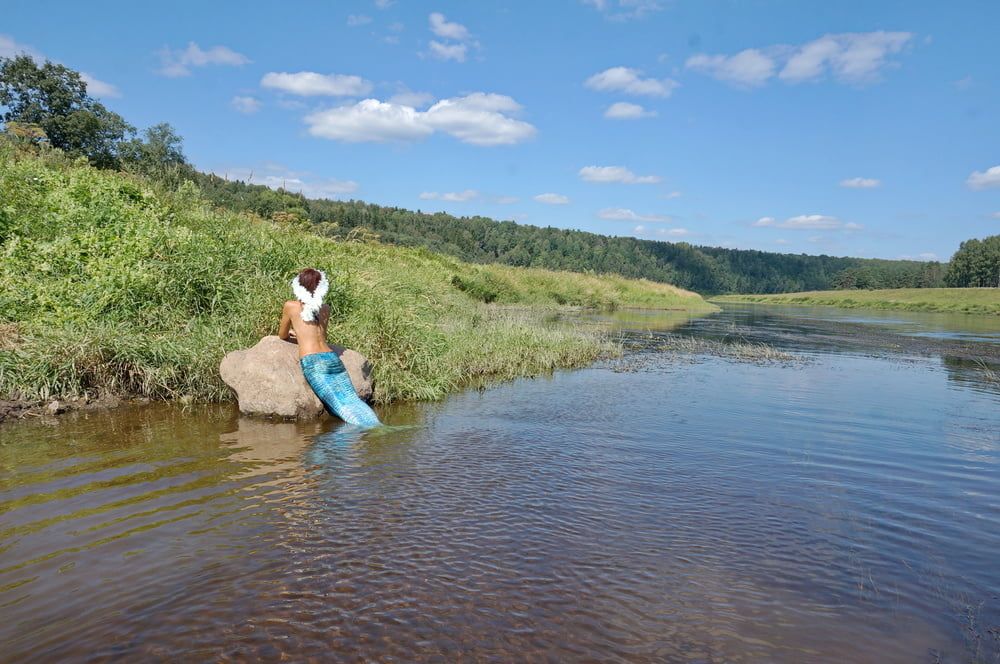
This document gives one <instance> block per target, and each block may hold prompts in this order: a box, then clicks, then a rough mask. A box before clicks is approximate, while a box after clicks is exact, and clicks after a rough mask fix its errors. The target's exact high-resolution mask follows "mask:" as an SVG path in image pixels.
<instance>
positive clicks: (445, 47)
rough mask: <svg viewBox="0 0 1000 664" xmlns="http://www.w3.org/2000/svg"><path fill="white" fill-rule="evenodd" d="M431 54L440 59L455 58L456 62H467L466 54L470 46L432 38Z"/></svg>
mask: <svg viewBox="0 0 1000 664" xmlns="http://www.w3.org/2000/svg"><path fill="white" fill-rule="evenodd" d="M430 49H431V55H433V56H434V57H435V58H437V59H438V60H454V61H455V62H465V56H466V54H467V53H468V51H469V47H468V46H466V45H465V44H447V43H442V42H439V41H437V40H436V39H432V40H431V41H430Z"/></svg>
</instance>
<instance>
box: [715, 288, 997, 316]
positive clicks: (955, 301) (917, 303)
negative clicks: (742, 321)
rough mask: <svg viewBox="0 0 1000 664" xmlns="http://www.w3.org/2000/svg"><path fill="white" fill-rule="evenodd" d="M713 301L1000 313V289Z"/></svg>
mask: <svg viewBox="0 0 1000 664" xmlns="http://www.w3.org/2000/svg"><path fill="white" fill-rule="evenodd" d="M713 301H714V302H755V303H759V304H794V305H799V306H812V305H825V306H833V307H843V308H846V309H897V310H904V311H938V312H945V313H963V314H988V315H994V316H997V315H1000V288H894V289H887V290H834V291H809V292H805V293H781V294H778V295H723V296H720V297H717V298H713Z"/></svg>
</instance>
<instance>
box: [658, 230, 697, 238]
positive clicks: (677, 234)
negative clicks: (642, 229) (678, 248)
mask: <svg viewBox="0 0 1000 664" xmlns="http://www.w3.org/2000/svg"><path fill="white" fill-rule="evenodd" d="M656 233H657V235H666V236H667V237H684V236H685V235H691V231H689V230H688V229H686V228H658V229H657V230H656Z"/></svg>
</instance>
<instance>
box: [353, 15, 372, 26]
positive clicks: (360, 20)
mask: <svg viewBox="0 0 1000 664" xmlns="http://www.w3.org/2000/svg"><path fill="white" fill-rule="evenodd" d="M371 22H372V17H371V16H366V15H365V14H348V15H347V27H349V28H356V27H358V26H359V25H366V24H368V23H371Z"/></svg>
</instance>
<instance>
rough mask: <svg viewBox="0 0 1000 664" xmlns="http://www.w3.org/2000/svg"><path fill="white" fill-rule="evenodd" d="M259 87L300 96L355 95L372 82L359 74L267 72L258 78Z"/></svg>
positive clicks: (366, 91) (369, 87)
mask: <svg viewBox="0 0 1000 664" xmlns="http://www.w3.org/2000/svg"><path fill="white" fill-rule="evenodd" d="M260 84H261V87H265V88H270V89H272V90H280V91H282V92H287V93H289V94H293V95H299V96H302V97H318V96H324V97H357V96H361V95H366V94H368V93H369V92H371V90H372V84H371V83H370V82H369V81H366V80H365V79H363V78H361V77H360V76H353V75H346V74H317V73H316V72H313V71H300V72H294V73H290V72H269V73H267V74H264V77H263V78H261V79H260Z"/></svg>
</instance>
